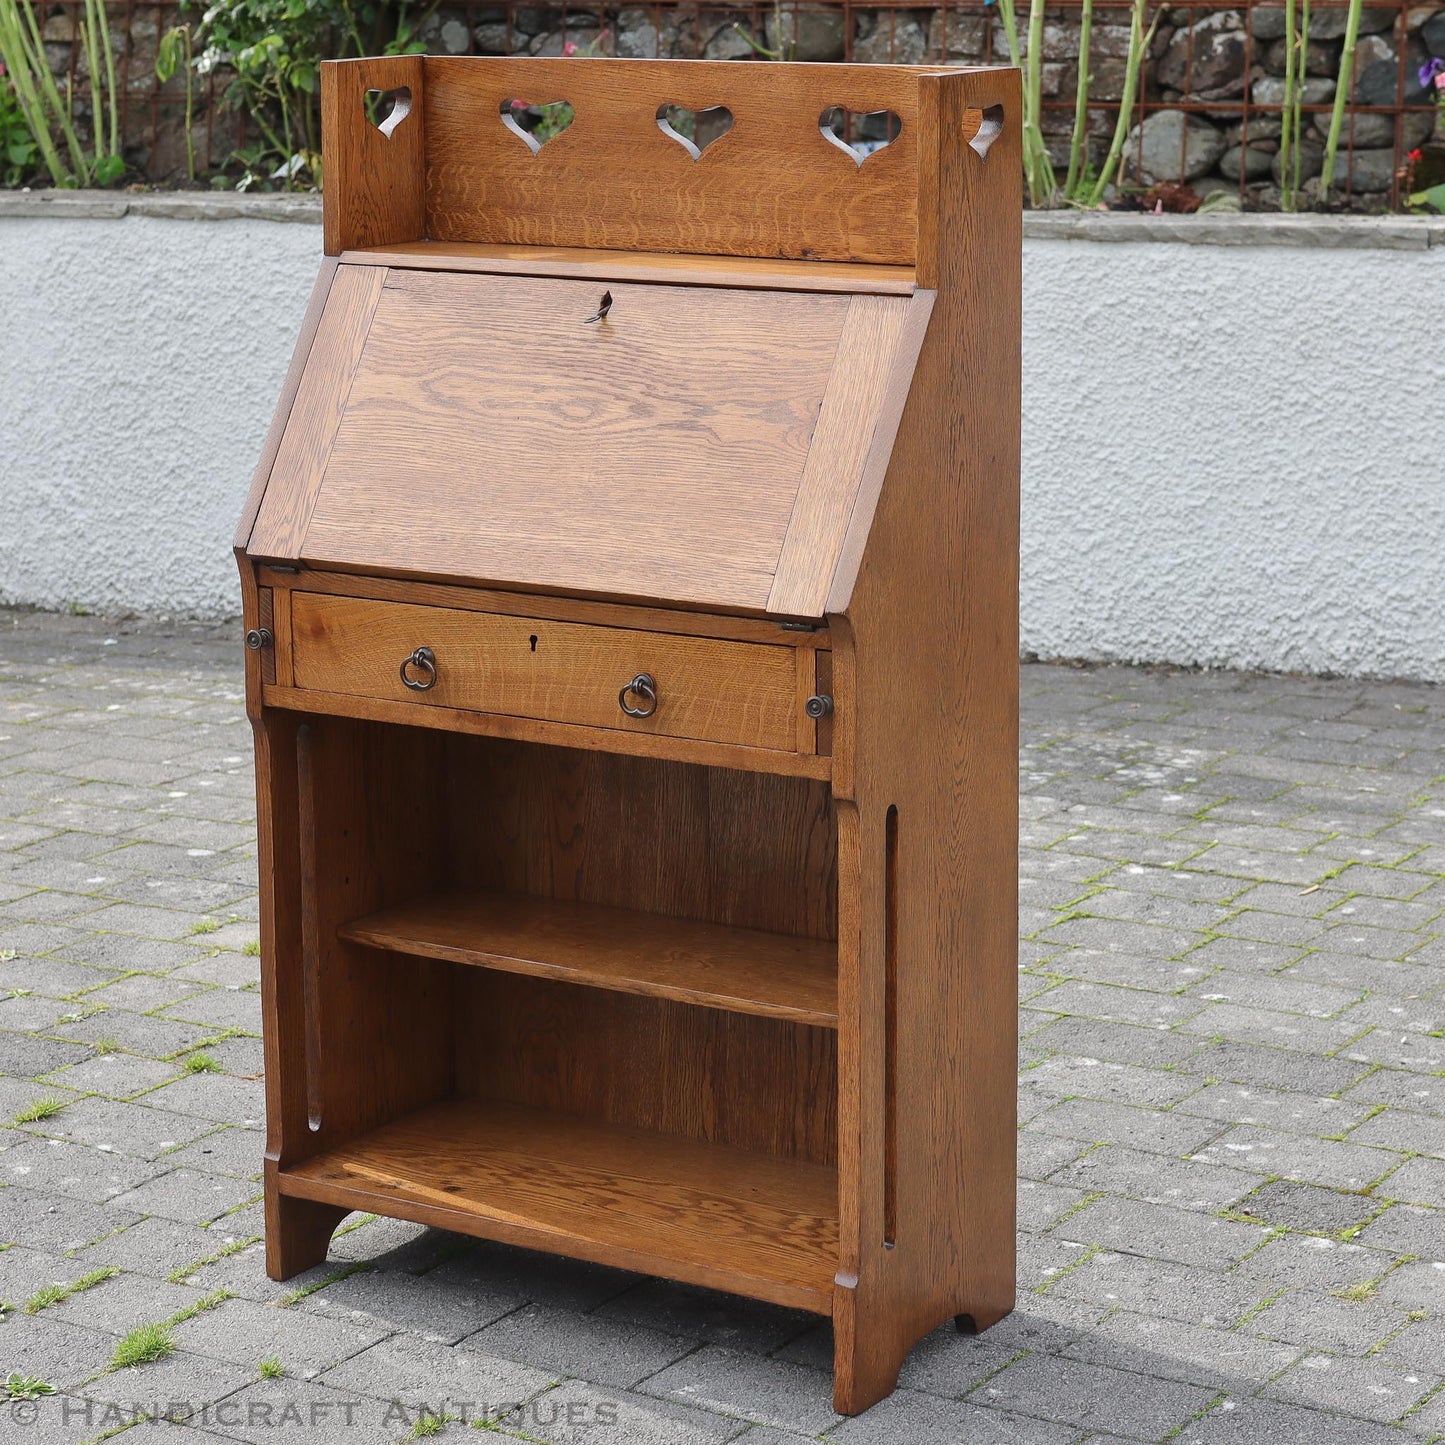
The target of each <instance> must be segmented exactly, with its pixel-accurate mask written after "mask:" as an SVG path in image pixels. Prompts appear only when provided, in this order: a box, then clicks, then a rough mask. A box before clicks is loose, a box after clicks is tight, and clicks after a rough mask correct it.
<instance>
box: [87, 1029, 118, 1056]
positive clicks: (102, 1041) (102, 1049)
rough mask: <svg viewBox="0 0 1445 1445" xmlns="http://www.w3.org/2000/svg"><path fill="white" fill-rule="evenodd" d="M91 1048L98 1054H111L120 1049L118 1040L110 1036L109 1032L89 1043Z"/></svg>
mask: <svg viewBox="0 0 1445 1445" xmlns="http://www.w3.org/2000/svg"><path fill="white" fill-rule="evenodd" d="M91 1048H93V1049H94V1050H95V1051H96V1053H98V1054H113V1053H116V1052H117V1051H118V1050H119V1049H120V1040H119V1039H115V1038H112V1037H111V1036H110V1035H109V1034H106V1035H105V1036H104V1037H103V1038H98V1039H97V1040H96V1041H95V1042H94V1043H93V1044H92V1045H91Z"/></svg>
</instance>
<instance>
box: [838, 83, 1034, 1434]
mask: <svg viewBox="0 0 1445 1445" xmlns="http://www.w3.org/2000/svg"><path fill="white" fill-rule="evenodd" d="M920 85H921V89H922V91H923V94H924V98H925V99H924V106H925V109H924V115H923V119H922V125H921V127H920V129H921V132H922V141H921V144H922V145H923V147H924V151H925V164H924V167H923V172H924V182H923V184H922V187H921V198H922V199H921V207H922V211H923V213H924V214H925V215H926V216H928V217H929V218H930V220H929V224H928V225H927V227H926V228H924V234H926V235H927V236H928V237H929V238H930V240H929V245H930V247H931V248H932V249H931V250H930V251H929V252H928V253H927V254H920V256H919V274H920V280H923V279H924V278H925V277H927V278H928V279H929V280H931V281H933V282H934V283H935V284H936V286H937V300H936V302H935V304H934V309H933V316H932V321H931V324H930V325H929V327H928V331H927V335H926V338H925V339H924V343H923V347H922V351H921V353H920V356H919V362H918V367H917V370H916V372H915V374H914V377H913V382H912V386H911V388H910V391H909V394H908V399H907V403H906V405H905V407H904V409H903V415H902V420H901V424H900V427H899V431H898V437H897V442H896V444H895V446H894V447H893V449H892V456H891V458H890V460H889V463H888V466H887V475H886V478H885V479H884V481H883V484H882V488H881V492H880V494H879V497H878V501H877V506H876V509H875V510H874V513H873V515H872V516H871V518H870V519H869V522H870V525H869V528H868V533H867V540H866V543H865V544H864V547H863V551H862V557H861V561H860V563H859V566H858V570H857V577H856V581H855V582H854V584H853V585H852V587H851V589H850V593H849V596H848V598H847V602H846V609H845V611H844V613H843V614H841V615H839V616H837V617H835V618H833V619H831V623H830V631H831V632H832V634H833V638H834V647H833V658H834V668H835V673H844V674H850V675H845V676H844V677H842V678H841V679H840V680H839V692H840V693H843V692H844V691H845V689H846V690H847V692H848V693H850V694H851V693H853V692H854V690H855V689H856V696H855V697H854V698H853V701H852V705H851V707H850V708H849V709H846V710H844V711H843V712H841V713H840V715H839V720H838V722H839V725H838V729H837V732H836V734H835V753H844V754H846V752H847V751H849V750H851V751H852V752H853V754H854V756H853V758H852V760H851V763H850V761H849V760H848V758H847V757H846V756H843V757H838V756H835V764H841V768H840V769H839V772H835V778H837V777H838V776H839V773H841V774H842V776H843V777H844V778H845V779H846V777H847V774H848V773H849V772H851V773H852V778H851V780H849V781H850V782H851V791H852V793H853V797H854V801H853V802H852V803H850V804H847V805H844V804H842V803H840V804H839V831H840V844H839V857H840V861H839V875H840V877H839V939H838V970H839V999H838V1005H839V1079H840V1109H841V1119H842V1124H841V1128H840V1138H839V1165H840V1168H839V1176H840V1181H841V1183H840V1189H841V1195H840V1252H839V1254H840V1268H839V1280H838V1283H839V1288H838V1290H837V1294H836V1297H835V1301H834V1331H835V1335H834V1338H835V1370H834V1403H835V1406H836V1408H837V1409H839V1410H840V1411H843V1412H846V1413H856V1412H857V1411H859V1410H861V1409H865V1408H866V1407H867V1406H868V1405H870V1404H872V1403H873V1402H874V1401H876V1400H878V1399H880V1398H882V1397H883V1396H884V1395H886V1394H887V1393H888V1392H889V1391H890V1390H892V1388H893V1386H894V1384H895V1382H896V1380H897V1376H898V1369H899V1366H900V1365H901V1363H902V1361H903V1358H904V1356H905V1355H906V1353H907V1351H908V1349H909V1347H910V1346H911V1345H912V1344H913V1343H914V1341H916V1340H917V1339H918V1338H919V1337H920V1336H922V1335H923V1334H925V1333H927V1332H928V1331H930V1330H932V1329H934V1328H935V1327H936V1326H937V1325H939V1324H940V1323H942V1322H943V1321H945V1320H946V1319H948V1318H949V1317H950V1316H954V1317H966V1322H967V1323H968V1325H969V1327H970V1328H977V1329H983V1328H987V1327H988V1326H989V1325H990V1324H992V1323H993V1322H994V1321H995V1320H997V1319H998V1318H1000V1317H1001V1316H1002V1315H1004V1314H1006V1313H1007V1312H1008V1310H1009V1309H1010V1308H1012V1304H1013V1298H1014V1248H1015V1243H1014V1241H1015V1234H1014V1205H1015V1195H1014V1175H1015V1148H1016V1141H1017V1135H1016V1113H1015V1111H1016V1103H1015V1090H1016V1086H1015V1079H1014V1077H1013V1076H1014V1073H1015V1067H1016V1052H1017V1045H1016V1027H1017V1003H1016V991H1017V908H1016V905H1017V826H1018V824H1017V819H1018V809H1017V801H1018V794H1017V766H1018V507H1019V502H1018V467H1019V328H1020V316H1019V304H1020V303H1019V298H1020V252H1021V224H1022V222H1021V214H1020V205H1019V192H1018V175H1019V165H1020V160H1019V126H1018V118H1019V114H1020V111H1019V106H1020V96H1019V88H1018V75H1017V72H1014V71H1003V70H1000V71H995V72H972V73H964V74H959V75H950V76H936V77H930V78H927V79H925V80H923V81H922V82H921V83H920ZM990 105H1001V106H1002V107H1003V109H1004V114H1005V126H1004V131H1003V133H1002V135H1001V136H1000V137H999V138H998V140H997V141H996V142H995V143H994V145H993V147H992V148H991V149H990V150H989V153H988V158H987V160H983V159H981V158H980V157H979V156H977V155H976V154H975V152H973V151H972V150H971V149H970V148H969V147H968V146H967V145H965V144H963V142H962V137H963V135H964V134H965V128H964V113H965V111H966V110H968V109H981V108H984V107H987V106H990ZM960 338H967V344H965V345H960V344H959V339H960ZM850 670H851V672H850ZM850 731H851V732H852V733H853V738H852V739H851V741H849V740H848V739H847V738H846V736H845V735H846V734H847V733H849V732H850ZM894 806H896V808H897V822H896V845H895V850H896V851H895V852H894V855H893V857H894V864H893V867H894V869H895V872H894V875H893V876H894V898H895V906H894V908H893V910H892V914H893V917H892V922H893V924H894V927H893V931H892V945H891V947H892V950H893V957H894V958H895V960H896V969H895V971H894V974H893V990H894V992H893V1014H892V1016H893V1018H894V1020H895V1022H896V1034H895V1038H894V1043H895V1048H894V1050H893V1056H892V1057H893V1065H892V1070H891V1073H892V1078H893V1088H894V1092H893V1094H892V1096H891V1102H892V1109H893V1115H892V1117H893V1119H894V1121H895V1129H896V1133H895V1136H894V1141H893V1149H892V1157H893V1161H894V1164H893V1170H892V1180H893V1185H892V1189H893V1194H892V1198H893V1222H892V1223H891V1228H892V1229H893V1230H894V1232H895V1239H894V1243H893V1247H892V1248H888V1247H886V1246H885V1243H884V1240H885V1236H886V1235H887V1233H888V1232H889V1229H890V1221H889V1218H888V1216H889V1196H888V1189H887V1181H888V1179H889V1177H890V1171H889V1169H888V1167H887V1165H888V1160H889V1156H890V1147H889V1126H888V1119H889V1104H890V1089H889V1072H890V1070H889V1067H888V1060H889V1050H888V1047H887V1042H888V1040H887V1024H888V1019H889V1017H890V1009H889V1002H888V996H889V967H888V959H889V953H890V943H889V929H888V922H889V913H890V910H889V907H888V901H887V883H888V876H889V865H888V858H889V846H888V828H889V825H888V815H889V809H890V807H894Z"/></svg>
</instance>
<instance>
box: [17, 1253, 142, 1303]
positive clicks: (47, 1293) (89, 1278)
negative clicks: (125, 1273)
mask: <svg viewBox="0 0 1445 1445" xmlns="http://www.w3.org/2000/svg"><path fill="white" fill-rule="evenodd" d="M119 1273H120V1270H119V1269H117V1268H116V1266H115V1265H113V1264H107V1265H103V1266H102V1267H101V1268H100V1269H93V1270H91V1271H90V1273H89V1274H83V1275H81V1276H80V1278H79V1279H77V1280H74V1281H73V1282H72V1283H70V1284H48V1285H45V1286H44V1287H43V1288H41V1289H38V1290H36V1291H35V1293H34V1294H33V1295H31V1296H30V1298H29V1299H28V1300H26V1301H25V1313H26V1314H28V1315H38V1314H39V1313H40V1311H41V1310H45V1309H49V1308H50V1306H51V1305H58V1304H59V1303H60V1301H61V1300H64V1299H69V1298H70V1297H71V1295H73V1294H80V1293H81V1291H82V1290H87V1289H94V1288H95V1286H96V1285H98V1284H103V1283H104V1282H105V1281H106V1280H108V1279H114V1278H115V1277H116V1275H118V1274H119Z"/></svg>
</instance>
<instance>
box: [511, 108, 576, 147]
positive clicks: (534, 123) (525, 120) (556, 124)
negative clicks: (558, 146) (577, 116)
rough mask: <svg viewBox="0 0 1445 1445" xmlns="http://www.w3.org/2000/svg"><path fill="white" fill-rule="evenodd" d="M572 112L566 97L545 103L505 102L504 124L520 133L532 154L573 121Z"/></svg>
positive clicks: (516, 133)
mask: <svg viewBox="0 0 1445 1445" xmlns="http://www.w3.org/2000/svg"><path fill="white" fill-rule="evenodd" d="M573 114H574V112H573V110H572V103H571V102H570V101H566V100H549V101H547V102H546V103H545V104H543V105H534V104H533V103H532V102H531V101H526V100H504V101H503V102H502V124H503V125H504V126H506V127H507V129H508V130H509V131H511V132H512V133H513V134H514V135H519V136H521V137H522V139H523V140H524V141H526V142H527V148H528V149H529V150H530V151H531V152H532V154H533V155H536V154H537V152H538V151H539V150H541V149H542V147H543V146H544V145H546V144H547V142H548V141H549V140H556V139H557V137H558V136H559V135H561V134H562V132H563V131H564V130H566V129H567V127H568V126H569V125H571V124H572V117H573Z"/></svg>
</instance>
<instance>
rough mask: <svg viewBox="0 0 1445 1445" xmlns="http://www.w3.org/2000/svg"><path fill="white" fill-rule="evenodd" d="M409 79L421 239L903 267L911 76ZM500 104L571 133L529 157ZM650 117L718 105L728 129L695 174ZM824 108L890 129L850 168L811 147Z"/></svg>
mask: <svg viewBox="0 0 1445 1445" xmlns="http://www.w3.org/2000/svg"><path fill="white" fill-rule="evenodd" d="M425 72H426V93H427V127H426V147H427V156H426V159H427V192H426V215H427V222H426V224H427V230H426V234H427V235H428V236H429V237H431V238H433V239H435V240H441V241H479V242H501V243H509V244H518V245H532V246H583V247H600V248H605V249H613V250H628V251H674V252H689V253H697V254H723V255H737V256H777V257H791V258H796V259H811V260H822V261H865V262H878V263H883V264H894V265H909V264H911V263H912V261H913V258H914V251H915V239H916V230H917V168H918V138H917V128H918V84H919V79H920V76H921V75H923V74H926V73H927V71H926V69H925V68H921V67H920V68H912V67H906V66H890V65H814V64H772V65H737V64H735V63H730V62H726V61H720V62H711V61H682V62H679V61H644V60H603V59H596V60H593V59H588V60H583V61H580V62H579V61H576V60H565V59H564V60H548V59H511V58H505V59H498V60H486V61H477V60H472V59H461V58H459V59H449V58H444V57H428V58H427V60H426V62H425ZM512 99H522V100H530V101H532V102H536V103H545V102H549V101H554V100H567V101H570V102H571V104H572V106H573V109H574V112H575V116H574V119H573V121H572V124H571V125H570V126H568V128H567V129H566V130H564V131H563V132H562V133H561V134H560V135H558V136H557V137H556V138H555V139H553V140H551V141H549V142H547V144H545V145H544V146H543V147H542V149H541V150H540V152H538V153H537V154H536V155H533V154H532V152H531V151H530V149H529V148H528V146H527V145H526V144H525V142H524V141H522V140H521V139H520V138H519V137H518V136H516V135H515V134H513V133H512V132H510V131H509V130H507V129H506V128H505V127H504V126H503V125H502V122H501V108H502V105H503V104H504V103H505V102H507V101H509V100H512ZM663 104H677V105H682V106H686V107H687V108H689V109H692V110H703V109H706V108H707V107H709V106H713V105H726V106H727V107H728V109H729V110H731V111H732V114H733V125H732V129H731V130H729V131H728V132H727V134H725V135H724V136H722V137H721V138H719V139H718V140H716V141H714V142H713V143H712V144H711V145H710V146H708V148H707V149H706V151H705V152H704V153H703V155H702V157H701V159H700V160H697V161H694V160H692V158H691V157H690V156H689V155H688V154H687V152H686V151H685V150H684V149H683V148H682V147H681V146H680V145H678V144H677V142H676V141H675V140H672V139H670V138H669V137H668V136H666V135H664V134H663V133H662V131H661V130H660V129H659V128H658V125H657V121H656V116H657V110H658V107H659V106H660V105H663ZM837 105H842V106H846V107H847V108H848V109H850V110H853V111H860V112H863V111H878V110H892V111H894V112H896V113H897V115H898V116H899V117H900V119H901V120H902V130H901V132H900V133H899V135H898V138H897V139H896V140H895V141H894V142H893V143H892V144H891V145H889V146H887V147H885V148H884V149H883V150H881V151H878V152H877V153H876V154H874V155H872V156H870V157H869V158H868V159H867V160H866V161H865V162H864V163H863V164H862V165H861V166H859V165H857V164H856V163H855V162H854V160H853V158H852V157H851V156H849V155H846V154H844V152H843V151H841V150H840V149H839V148H838V147H837V146H835V145H832V144H831V143H830V142H828V141H827V140H825V139H824V138H823V136H822V134H821V132H820V129H819V121H820V119H821V117H822V115H823V113H824V112H825V111H826V110H828V109H829V108H831V107H833V106H837Z"/></svg>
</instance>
